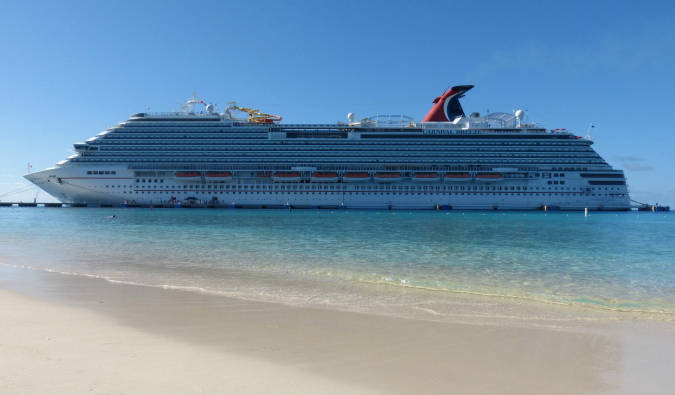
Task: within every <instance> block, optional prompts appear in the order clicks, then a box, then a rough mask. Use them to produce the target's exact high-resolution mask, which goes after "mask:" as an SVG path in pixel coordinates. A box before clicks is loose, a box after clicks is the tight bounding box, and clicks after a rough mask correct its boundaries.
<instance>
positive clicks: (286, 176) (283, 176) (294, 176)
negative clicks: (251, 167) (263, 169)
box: [274, 173, 302, 182]
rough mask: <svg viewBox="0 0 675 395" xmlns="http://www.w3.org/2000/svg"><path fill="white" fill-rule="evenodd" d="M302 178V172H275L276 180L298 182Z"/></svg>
mask: <svg viewBox="0 0 675 395" xmlns="http://www.w3.org/2000/svg"><path fill="white" fill-rule="evenodd" d="M301 179H302V177H300V173H274V181H275V182H297V181H300V180H301Z"/></svg>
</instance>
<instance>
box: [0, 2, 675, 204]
mask: <svg viewBox="0 0 675 395" xmlns="http://www.w3.org/2000/svg"><path fill="white" fill-rule="evenodd" d="M673 11H675V6H673V3H672V2H665V1H663V2H640V3H636V2H627V1H625V2H624V1H613V2H609V1H606V2H602V1H586V2H531V3H528V2H512V3H509V4H506V3H503V2H489V1H488V2H480V1H470V2H458V1H452V2H450V1H448V2H423V1H418V2H411V1H406V2H398V1H386V2H375V1H373V2H364V1H362V2H357V1H353V2H352V1H340V2H328V1H294V2H284V1H276V2H265V1H258V2H255V3H248V2H238V3H233V4H226V3H224V2H209V1H199V2H169V1H167V2H150V1H148V2H136V1H115V2H92V1H81V2H76V1H71V2H65V1H64V2H41V1H31V2H3V3H2V13H0V37H2V39H0V93H1V94H0V117H1V118H0V119H1V122H0V136H2V140H3V143H2V144H1V145H0V195H1V194H2V193H4V192H7V191H11V190H14V189H16V188H18V187H20V186H21V185H25V184H27V182H26V181H25V180H24V179H23V178H22V177H21V176H22V175H23V174H24V173H25V172H26V168H27V167H26V164H27V163H28V162H30V163H31V164H32V165H33V170H34V171H35V170H42V169H45V168H47V167H52V166H53V165H54V164H55V163H56V162H58V161H60V160H63V159H65V158H66V157H67V156H69V155H70V154H72V152H71V151H70V150H71V149H72V144H73V143H75V142H78V141H83V140H86V139H87V138H89V137H92V136H94V135H95V134H97V133H99V132H101V131H103V130H104V129H105V128H106V127H107V126H111V125H114V124H116V123H117V122H119V121H122V120H125V119H127V118H128V116H129V115H131V114H132V113H134V112H139V111H143V110H144V109H147V108H149V109H150V110H151V111H171V110H173V109H175V108H177V103H179V102H185V101H186V100H187V99H188V98H189V97H190V95H191V94H192V92H193V91H195V92H197V94H198V97H199V98H200V99H201V100H204V101H210V102H214V103H218V104H219V106H220V107H221V108H223V107H224V106H225V104H226V102H229V101H236V102H237V103H238V104H239V105H241V106H244V107H253V108H259V109H261V110H262V111H264V112H267V113H271V114H278V115H281V116H282V117H283V118H284V122H302V123H312V122H317V123H334V122H335V121H338V120H339V121H346V115H347V113H349V112H354V113H355V114H356V116H357V118H361V117H366V116H370V115H376V114H404V115H409V116H412V117H414V118H415V119H416V120H421V119H422V118H423V117H424V115H425V114H426V113H427V111H428V110H429V108H430V106H431V101H432V100H433V99H434V98H435V97H436V96H438V95H439V94H440V93H441V92H442V91H443V90H444V89H445V88H446V87H447V86H449V85H462V84H471V85H475V86H476V87H475V88H474V89H473V90H472V91H471V92H469V93H468V94H467V96H466V97H465V98H464V99H463V106H464V109H465V111H467V112H473V111H478V112H480V113H484V112H485V111H486V110H487V109H489V110H490V111H506V112H508V111H512V110H514V109H528V110H529V119H530V121H534V122H540V123H541V124H543V125H546V126H547V127H549V128H566V129H568V130H573V131H574V132H576V133H577V134H579V135H582V136H583V135H585V134H586V131H587V129H588V127H589V125H590V124H594V125H595V126H596V129H595V131H594V132H593V135H592V137H593V139H594V140H595V145H594V148H595V149H596V151H598V153H600V154H601V155H602V156H603V157H604V158H605V159H606V160H608V161H609V162H610V164H612V165H613V166H615V167H617V168H621V169H624V170H625V171H626V174H627V177H628V183H629V185H630V187H631V191H632V193H631V195H632V197H633V199H635V200H638V201H643V202H649V203H655V202H658V203H661V204H670V205H675V176H674V175H673V174H674V173H675V155H674V154H673V148H674V147H675V137H673V131H672V130H671V127H670V124H671V123H672V121H671V120H670V119H669V117H670V115H673V111H674V104H675V101H674V100H673V99H672V95H673V92H675V89H674V88H675V86H674V85H675V78H674V76H673V71H672V70H673V65H674V64H675V23H674V22H673V18H672V15H673ZM34 196H35V193H34V192H30V193H25V194H20V195H16V196H13V197H12V198H9V197H8V198H3V199H2V200H3V201H7V200H13V201H18V200H23V201H28V200H32V199H33V197H34ZM38 200H40V201H49V200H51V199H48V198H47V196H46V194H44V193H42V194H41V195H40V196H39V197H38Z"/></svg>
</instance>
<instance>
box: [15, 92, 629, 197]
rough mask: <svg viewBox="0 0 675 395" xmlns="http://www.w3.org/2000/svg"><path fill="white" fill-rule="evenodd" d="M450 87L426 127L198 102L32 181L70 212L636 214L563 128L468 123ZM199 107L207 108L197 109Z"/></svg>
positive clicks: (130, 126)
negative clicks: (101, 208)
mask: <svg viewBox="0 0 675 395" xmlns="http://www.w3.org/2000/svg"><path fill="white" fill-rule="evenodd" d="M471 88H473V86H471V85H462V86H455V87H453V88H451V89H449V90H448V91H446V92H444V93H443V95H441V96H440V97H438V98H436V99H435V100H434V101H433V107H432V109H431V111H429V113H428V114H427V115H426V116H425V118H424V119H423V120H422V121H421V122H415V121H414V120H413V119H412V118H410V117H405V116H390V115H379V116H375V117H369V118H365V119H361V120H356V119H355V117H354V116H353V115H352V114H350V116H349V117H348V118H349V122H345V123H341V122H338V123H336V124H283V123H281V118H280V117H278V116H275V115H269V114H265V113H262V112H260V111H258V110H254V109H248V108H242V107H238V106H237V105H236V103H228V106H227V108H226V109H225V110H224V111H223V112H222V113H220V112H219V111H218V109H217V108H216V106H214V105H212V104H205V103H203V102H202V101H200V100H197V99H196V97H195V96H193V98H192V99H191V100H190V101H188V103H187V104H185V105H182V106H181V108H180V110H178V111H174V112H170V113H137V114H133V115H132V116H131V117H130V118H129V119H128V120H127V121H124V122H121V123H119V124H118V125H116V126H113V127H111V128H108V129H107V130H105V131H104V132H102V133H100V134H98V135H96V136H95V137H92V138H90V139H89V140H87V141H85V142H82V143H76V144H75V151H76V152H77V153H76V154H75V155H73V156H71V157H69V158H68V159H66V160H64V161H62V162H59V163H57V165H56V167H54V168H50V169H47V170H43V171H40V172H35V173H29V174H27V175H25V177H26V178H27V179H28V180H30V181H31V182H33V183H34V184H36V185H37V186H39V187H40V188H42V189H43V190H45V191H46V192H48V193H49V194H51V195H52V196H54V197H55V198H57V199H58V200H60V201H61V202H64V203H73V204H76V203H80V204H87V205H118V204H121V203H132V202H135V203H140V204H153V203H169V202H174V201H178V202H180V201H186V200H201V201H205V202H206V201H210V202H219V203H222V204H227V205H232V206H234V207H250V208H275V207H288V206H291V207H297V208H302V207H306V208H312V207H316V208H339V207H342V208H365V209H368V208H372V209H386V208H392V209H433V208H446V209H447V208H452V209H524V210H536V209H543V208H551V209H560V210H584V209H585V208H588V209H589V210H629V209H630V208H631V204H630V198H629V194H628V187H627V185H626V179H625V176H624V174H623V172H622V171H621V170H615V169H613V168H612V166H610V165H609V164H608V163H607V162H606V161H605V160H603V159H602V158H601V157H600V155H598V154H597V153H596V152H595V151H594V150H593V148H592V147H591V145H592V144H593V142H592V141H591V140H590V139H585V138H581V137H579V136H576V135H574V134H573V133H571V132H568V131H565V130H553V131H552V130H547V129H546V128H545V127H543V126H540V125H538V124H533V123H527V122H524V113H523V112H522V111H517V112H515V113H511V114H510V113H491V114H487V115H485V116H481V115H479V114H478V113H472V114H470V115H468V116H467V115H466V114H465V113H464V110H463V109H462V106H461V104H460V102H459V99H460V98H461V97H462V96H463V95H464V94H465V93H466V92H467V91H468V90H470V89H471ZM197 105H200V106H201V105H204V106H205V107H204V110H203V111H197V110H196V109H195V107H196V106H197Z"/></svg>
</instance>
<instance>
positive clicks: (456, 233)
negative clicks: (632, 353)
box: [0, 208, 675, 314]
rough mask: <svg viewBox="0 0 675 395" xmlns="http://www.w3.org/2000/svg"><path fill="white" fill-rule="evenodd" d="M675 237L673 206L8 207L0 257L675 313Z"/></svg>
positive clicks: (225, 287)
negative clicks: (655, 209) (648, 209)
mask: <svg viewBox="0 0 675 395" xmlns="http://www.w3.org/2000/svg"><path fill="white" fill-rule="evenodd" d="M112 215H115V217H114V218H110V216H112ZM673 235H675V216H673V215H671V214H670V213H643V212H627V213H602V212H599V213H592V214H591V215H590V216H588V217H585V216H584V214H583V213H577V212H575V213H564V212H548V213H545V212H526V213H523V212H499V211H496V212H493V211H490V212H458V211H429V212H406V211H379V212H378V211H354V210H346V211H345V210H334V211H331V210H293V211H292V212H288V211H286V210H208V209H203V210H186V209H180V210H179V209H154V210H150V209H95V208H87V209H69V208H63V209H58V208H57V209H54V208H46V209H42V208H37V209H36V208H25V209H19V208H2V209H0V263H3V264H8V265H16V266H21V267H32V268H40V269H47V270H51V271H57V272H62V273H74V274H82V275H92V276H99V277H105V278H108V279H111V280H115V281H122V282H129V283H138V284H146V285H157V286H169V287H179V288H186V289H198V290H206V291H211V292H220V293H223V294H226V295H229V296H234V297H244V298H248V299H256V300H268V301H281V302H286V303H293V304H303V305H321V306H333V307H336V308H341V309H352V310H359V309H364V310H368V309H369V308H367V306H370V309H371V310H372V306H377V310H378V311H382V312H387V311H389V310H390V309H391V308H392V307H393V306H397V305H401V304H404V303H408V302H406V301H407V300H409V299H406V298H403V297H402V296H403V295H405V296H406V297H407V298H409V297H410V292H415V290H423V291H424V292H428V291H429V290H433V291H438V292H433V295H434V296H433V298H434V300H435V302H438V301H439V300H443V299H444V298H453V297H456V296H457V295H458V293H462V294H463V296H464V297H466V296H467V295H496V296H500V297H502V299H504V298H506V299H514V300H515V299H519V300H533V301H540V302H554V303H559V304H563V305H570V306H582V307H584V308H592V309H594V308H597V309H612V310H619V311H628V312H637V311H648V312H666V313H669V314H670V313H675V243H674V242H673V240H672V237H673ZM404 299H405V300H404ZM448 300H449V299H448ZM427 301H428V298H427Z"/></svg>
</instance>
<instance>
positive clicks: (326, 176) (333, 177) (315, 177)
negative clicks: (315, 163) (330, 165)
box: [312, 173, 340, 182]
mask: <svg viewBox="0 0 675 395" xmlns="http://www.w3.org/2000/svg"><path fill="white" fill-rule="evenodd" d="M339 179H340V177H339V176H338V174H337V173H314V174H312V182H337V181H338V180H339Z"/></svg>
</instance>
